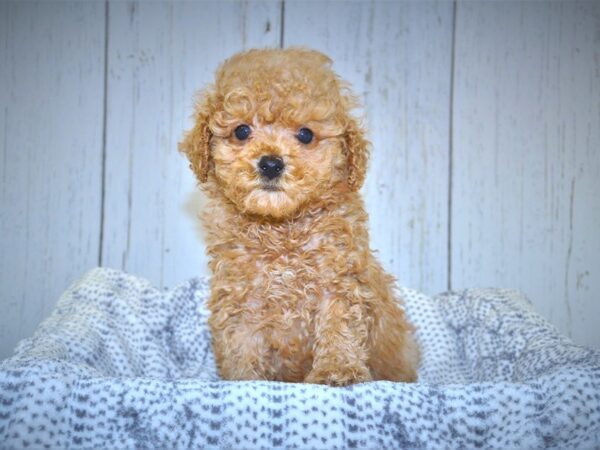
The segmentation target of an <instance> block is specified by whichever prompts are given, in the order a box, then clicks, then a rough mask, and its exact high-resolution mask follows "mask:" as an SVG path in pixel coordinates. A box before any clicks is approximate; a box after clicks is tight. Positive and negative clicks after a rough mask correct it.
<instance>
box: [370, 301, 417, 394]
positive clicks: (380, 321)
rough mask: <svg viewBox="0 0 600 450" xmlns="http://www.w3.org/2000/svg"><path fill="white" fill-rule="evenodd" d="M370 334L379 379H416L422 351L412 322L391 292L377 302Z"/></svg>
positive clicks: (373, 367) (374, 369)
mask: <svg viewBox="0 0 600 450" xmlns="http://www.w3.org/2000/svg"><path fill="white" fill-rule="evenodd" d="M372 317H373V325H372V328H371V332H370V334H369V344H368V348H369V362H368V365H369V368H370V369H371V373H372V375H373V379H375V380H390V381H402V382H414V381H416V380H417V369H418V367H419V360H420V352H419V347H418V346H417V342H416V340H415V337H414V335H413V332H414V328H413V327H412V325H410V324H409V323H408V322H407V320H406V317H405V316H404V313H403V312H402V310H401V309H400V308H399V307H398V305H397V304H396V300H395V299H394V298H393V297H392V294H391V292H390V296H389V297H387V298H385V299H384V301H382V302H379V303H377V304H376V305H374V307H373V310H372Z"/></svg>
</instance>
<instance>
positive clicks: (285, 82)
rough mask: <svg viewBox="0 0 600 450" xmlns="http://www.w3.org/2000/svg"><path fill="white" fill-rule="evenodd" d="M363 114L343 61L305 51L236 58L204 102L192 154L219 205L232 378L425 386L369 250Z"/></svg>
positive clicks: (386, 279)
mask: <svg viewBox="0 0 600 450" xmlns="http://www.w3.org/2000/svg"><path fill="white" fill-rule="evenodd" d="M355 106H356V102H355V100H354V97H353V96H352V94H351V93H350V91H349V89H348V87H347V85H346V83H344V82H343V81H341V80H340V78H338V76H337V75H336V74H335V73H334V72H333V71H332V69H331V60H330V59H329V58H327V57H326V56H325V55H323V54H321V53H318V52H316V51H311V50H306V49H301V48H293V49H287V50H278V49H266V50H250V51H247V52H244V53H239V54H236V55H234V56H233V57H231V58H230V59H228V60H227V61H225V62H224V63H223V64H222V65H221V67H220V68H219V70H218V72H217V74H216V79H215V83H214V85H212V86H210V87H208V88H207V89H206V90H205V91H204V92H203V93H202V95H201V97H200V98H199V101H198V103H197V107H196V112H195V115H194V119H195V125H194V127H193V129H191V130H190V131H189V132H188V133H187V134H186V135H185V137H184V139H183V142H181V144H180V150H181V151H182V152H184V153H185V154H186V155H187V157H188V158H189V161H190V163H191V164H190V167H191V168H192V170H193V171H194V173H195V174H196V177H197V178H198V180H199V182H200V184H201V186H202V188H203V189H204V191H205V192H206V194H207V197H208V199H209V202H208V206H207V207H206V209H205V210H204V211H203V214H202V220H203V223H204V226H205V227H206V243H207V249H208V254H209V256H210V258H211V261H210V268H211V269H212V272H213V276H212V280H211V297H210V300H209V303H208V307H209V309H210V311H211V317H210V319H209V325H210V327H211V330H212V335H213V347H214V353H215V357H216V361H217V365H218V368H219V371H220V374H221V376H222V377H223V378H224V379H229V380H280V381H291V382H306V383H325V384H330V385H347V384H351V383H357V382H364V381H369V380H394V381H407V382H408V381H415V379H416V369H417V367H418V363H419V350H418V348H417V345H416V343H415V340H414V338H413V335H412V333H413V328H412V327H411V325H410V324H409V323H408V322H407V320H406V317H405V315H404V313H403V311H402V309H401V308H400V307H399V299H397V298H395V297H394V293H393V289H392V287H393V282H394V280H393V278H392V277H391V276H390V275H388V274H386V273H385V272H384V271H383V270H382V268H381V266H380V264H379V263H378V262H377V261H376V259H375V258H374V256H373V254H372V253H371V250H370V249H369V236H368V231H367V214H366V212H365V209H364V206H363V202H362V200H361V197H360V195H359V193H358V190H359V189H360V187H361V185H362V183H363V180H364V178H365V171H366V164H367V159H368V142H367V140H366V139H365V136H364V132H363V130H362V129H361V127H360V126H359V124H358V123H357V121H356V119H355V118H353V117H352V116H351V115H350V111H351V110H352V109H353V108H354V107H355Z"/></svg>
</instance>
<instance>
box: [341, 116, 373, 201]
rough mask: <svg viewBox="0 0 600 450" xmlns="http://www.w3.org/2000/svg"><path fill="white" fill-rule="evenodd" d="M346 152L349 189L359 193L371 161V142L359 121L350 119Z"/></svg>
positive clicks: (347, 126) (346, 132)
mask: <svg viewBox="0 0 600 450" xmlns="http://www.w3.org/2000/svg"><path fill="white" fill-rule="evenodd" d="M344 152H345V154H346V161H347V166H348V187H349V188H350V190H351V191H354V192H356V191H358V190H359V189H360V188H361V186H362V184H363V181H364V180H365V175H366V172H367V161H368V160H369V141H367V139H366V138H365V132H364V130H363V128H362V127H361V126H360V125H359V123H358V121H357V120H356V119H355V118H353V117H349V118H348V121H347V124H346V131H345V133H344Z"/></svg>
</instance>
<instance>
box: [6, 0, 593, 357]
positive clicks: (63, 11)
mask: <svg viewBox="0 0 600 450" xmlns="http://www.w3.org/2000/svg"><path fill="white" fill-rule="evenodd" d="M280 45H284V46H289V45H307V46H310V47H314V48H317V49H319V50H322V51H324V52H326V53H327V54H329V55H330V56H331V57H332V58H333V59H334V68H335V69H336V71H338V73H340V74H341V75H342V77H344V78H346V79H348V80H349V81H351V82H352V84H353V86H354V89H355V91H356V93H357V94H359V96H360V98H361V100H362V101H363V103H364V109H363V111H362V113H363V115H364V117H365V124H366V125H367V127H368V129H369V132H370V134H369V137H370V139H371V140H372V142H373V148H374V151H373V156H372V161H371V165H370V171H369V176H368V180H367V183H366V185H365V187H364V189H363V192H364V195H365V198H366V202H367V207H368V209H369V212H370V215H371V220H370V224H371V234H372V244H373V247H374V248H375V249H377V250H378V252H379V256H380V259H381V260H382V262H383V264H384V266H386V267H387V268H388V269H389V270H390V271H391V272H393V273H394V274H395V275H396V276H398V278H399V279H400V281H401V282H402V283H403V284H405V285H409V286H413V287H416V288H419V289H421V290H423V291H425V292H427V293H430V294H433V293H436V292H439V291H444V290H447V289H449V288H463V287H473V286H502V287H511V288H516V289H521V290H523V291H524V292H525V293H526V294H527V295H528V296H529V297H530V298H531V300H532V301H533V303H534V305H535V307H536V309H537V310H538V311H540V312H541V313H542V314H543V315H544V316H545V317H547V318H548V319H549V320H551V321H552V322H553V323H554V324H555V325H556V326H557V327H558V328H559V330H560V331H561V332H563V333H566V334H569V335H571V336H572V337H573V339H574V340H575V341H576V342H578V343H582V344H587V345H592V346H595V347H600V331H599V330H598V327H596V326H595V322H596V321H597V318H598V317H600V302H599V301H598V300H597V299H596V295H597V293H598V292H599V291H600V273H599V267H600V264H599V263H600V199H599V194H600V101H599V99H600V3H599V2H593V1H589V2H569V1H565V2H558V1H557V2H549V3H548V2H469V1H464V2H463V1H458V2H454V3H452V2H447V1H440V2H366V1H365V2H336V1H332V2H310V1H308V2H306V1H290V0H285V2H282V1H265V2H257V1H249V2H170V3H167V2H120V1H118V2H117V1H115V2H112V1H111V2H108V3H107V2H41V1H40V2H2V3H0V83H1V84H2V86H3V89H2V90H0V106H1V107H0V146H1V148H2V159H1V160H0V161H1V162H0V164H1V171H2V180H1V182H0V202H1V203H0V207H1V209H0V308H1V309H2V311H3V315H2V316H1V317H0V358H2V357H6V356H8V355H9V354H10V352H11V351H12V349H13V348H14V345H15V343H16V342H17V341H18V340H19V339H21V338H23V337H25V336H27V335H30V334H31V333H32V332H33V330H34V329H35V327H36V326H37V324H38V323H39V321H40V320H41V319H43V318H44V317H46V316H47V315H48V314H49V312H50V311H51V309H52V307H53V305H54V304H55V301H56V299H57V297H58V296H59V294H60V292H61V291H63V290H64V289H65V288H66V287H67V286H68V285H69V284H70V283H71V282H72V281H73V280H75V279H76V278H77V277H78V276H79V275H80V274H82V273H83V272H85V271H86V270H88V269H90V268H92V267H94V266H97V265H99V264H100V265H104V266H110V267H116V268H121V269H123V270H126V271H128V272H131V273H135V274H138V275H141V276H144V277H147V278H149V279H150V280H151V281H152V282H153V283H155V284H157V285H160V286H173V285H175V284H177V283H178V282H181V281H182V280H184V279H186V278H189V277H192V276H195V275H197V274H206V273H207V270H206V267H205V265H206V259H205V256H204V252H203V247H202V233H201V230H199V228H198V222H197V220H196V215H197V213H198V211H199V210H200V209H201V207H202V202H203V197H202V195H201V194H200V193H199V191H198V190H197V189H196V188H195V182H194V180H193V177H192V175H191V173H190V172H189V169H188V167H187V163H186V162H185V160H184V159H183V158H182V157H181V156H180V155H179V154H178V153H177V151H176V144H177V141H178V140H179V139H180V138H181V136H182V134H183V131H184V130H185V129H187V128H189V127H190V126H191V121H190V119H189V116H190V114H191V111H192V105H193V94H194V92H195V91H196V90H197V89H198V88H200V87H201V86H203V85H204V84H206V83H207V82H210V81H211V79H212V74H213V72H214V69H215V68H216V66H217V65H218V63H219V62H220V61H222V60H223V59H224V58H226V57H227V56H228V55H230V54H232V53H234V52H236V51H238V50H242V49H245V48H251V47H261V46H280Z"/></svg>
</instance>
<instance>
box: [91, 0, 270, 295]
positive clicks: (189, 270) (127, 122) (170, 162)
mask: <svg viewBox="0 0 600 450" xmlns="http://www.w3.org/2000/svg"><path fill="white" fill-rule="evenodd" d="M280 12H281V7H280V5H279V4H278V3H275V2H244V3H236V2H173V3H166V2H165V3H162V2H133V3H122V2H115V3H111V4H110V9H109V32H108V69H109V72H108V73H109V76H108V93H107V95H108V98H107V117H108V126H107V145H106V180H105V191H106V197H105V198H106V204H105V212H104V221H103V226H104V238H103V243H102V264H103V265H106V266H110V267H116V268H120V269H124V270H126V271H129V272H132V273H135V274H137V275H140V276H143V277H147V278H148V279H150V281H152V282H153V283H155V284H157V285H159V286H165V285H166V286H172V285H174V284H175V283H178V282H181V281H183V280H185V279H187V278H190V277H192V276H197V275H200V274H206V273H208V269H207V267H206V258H205V254H204V251H205V250H204V243H203V241H202V237H201V231H200V229H199V222H198V219H197V215H198V212H199V210H200V208H201V205H202V202H203V197H202V195H201V194H200V192H199V190H198V189H197V187H196V183H195V180H194V178H193V175H192V173H191V171H190V170H189V168H188V163H187V161H186V160H185V158H184V157H183V156H182V155H180V154H179V153H178V151H177V142H178V141H179V140H181V138H182V135H183V132H184V130H186V129H188V128H190V127H191V126H192V122H191V119H190V116H191V113H192V106H193V103H194V93H195V92H196V91H197V90H199V89H200V88H202V87H203V86H204V85H206V84H207V83H209V82H211V81H212V79H213V74H214V71H215V70H216V68H217V66H218V64H219V63H220V62H222V61H223V60H224V59H225V58H226V57H228V56H230V55H231V54H233V53H235V52H237V51H240V50H242V49H244V48H247V47H253V46H267V45H271V46H276V45H278V43H279V38H280V29H279V25H280V22H281V20H280Z"/></svg>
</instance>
